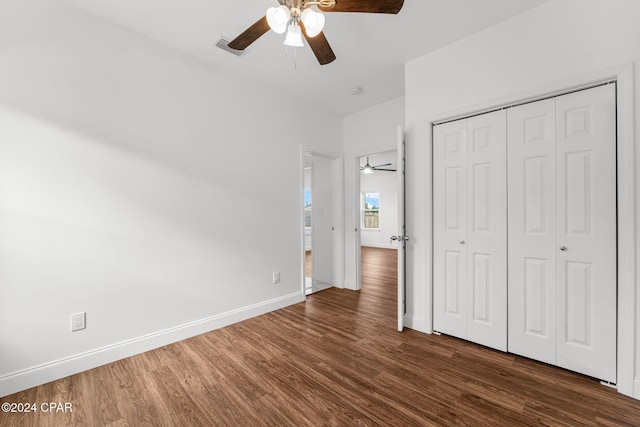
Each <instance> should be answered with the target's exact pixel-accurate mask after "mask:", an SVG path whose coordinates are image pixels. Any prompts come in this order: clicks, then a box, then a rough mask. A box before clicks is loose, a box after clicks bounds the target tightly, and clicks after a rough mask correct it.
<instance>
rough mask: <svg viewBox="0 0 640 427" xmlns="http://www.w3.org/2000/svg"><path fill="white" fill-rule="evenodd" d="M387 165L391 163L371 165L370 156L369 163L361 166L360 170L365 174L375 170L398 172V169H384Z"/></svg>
mask: <svg viewBox="0 0 640 427" xmlns="http://www.w3.org/2000/svg"><path fill="white" fill-rule="evenodd" d="M387 166H391V163H384V164H381V165H375V166H371V165H370V164H369V158H368V157H367V163H366V164H365V165H364V166H362V167H361V168H360V171H361V172H362V173H364V174H370V173H373V172H374V171H386V172H396V169H382V168H384V167H387Z"/></svg>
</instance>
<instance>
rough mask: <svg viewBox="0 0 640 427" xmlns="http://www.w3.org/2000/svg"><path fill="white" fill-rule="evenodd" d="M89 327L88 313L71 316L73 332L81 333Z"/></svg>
mask: <svg viewBox="0 0 640 427" xmlns="http://www.w3.org/2000/svg"><path fill="white" fill-rule="evenodd" d="M86 327H87V313H86V312H84V311H83V312H82V313H76V314H72V315H71V332H75V331H80V330H82V329H85V328H86Z"/></svg>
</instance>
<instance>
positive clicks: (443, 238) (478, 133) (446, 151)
mask: <svg viewBox="0 0 640 427" xmlns="http://www.w3.org/2000/svg"><path fill="white" fill-rule="evenodd" d="M433 140H434V147H433V152H434V156H433V157H434V181H433V182H434V188H433V194H434V329H435V330H437V331H439V332H443V333H446V334H449V335H453V336H457V337H460V338H464V339H468V340H470V341H473V342H476V343H479V344H482V345H486V346H488V347H492V348H495V349H499V350H502V351H506V349H507V246H506V245H507V235H506V232H507V225H506V222H507V217H506V214H507V212H506V208H507V206H506V204H507V200H506V192H507V185H506V113H505V111H504V110H500V111H496V112H492V113H487V114H482V115H479V116H476V117H472V118H469V119H464V120H458V121H455V122H450V123H446V124H442V125H439V126H436V127H435V128H434V138H433Z"/></svg>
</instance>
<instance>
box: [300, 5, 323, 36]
mask: <svg viewBox="0 0 640 427" xmlns="http://www.w3.org/2000/svg"><path fill="white" fill-rule="evenodd" d="M300 18H301V19H302V22H303V23H304V28H305V30H306V31H307V36H309V37H315V36H317V35H318V34H320V32H321V31H322V29H323V28H324V22H325V20H324V15H323V14H322V13H320V12H316V11H314V10H312V9H305V10H304V11H303V12H302V15H301V17H300Z"/></svg>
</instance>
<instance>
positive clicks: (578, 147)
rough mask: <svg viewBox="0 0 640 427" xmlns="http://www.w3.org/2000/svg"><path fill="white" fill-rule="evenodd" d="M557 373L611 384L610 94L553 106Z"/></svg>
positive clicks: (603, 90)
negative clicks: (562, 370)
mask: <svg viewBox="0 0 640 427" xmlns="http://www.w3.org/2000/svg"><path fill="white" fill-rule="evenodd" d="M556 189H557V190H556V191H557V193H556V203H557V209H558V213H557V218H558V222H557V229H558V232H557V240H556V246H557V247H556V254H557V255H558V256H557V263H558V268H557V283H558V290H557V295H558V308H559V310H558V337H557V342H558V352H557V354H558V362H557V364H558V366H561V367H563V368H567V369H571V370H574V371H578V372H581V373H584V374H586V375H589V376H592V377H595V378H599V379H602V380H605V381H610V382H613V383H615V382H616V342H617V328H616V319H617V304H616V294H617V270H616V263H617V258H616V257H617V254H616V250H617V239H616V90H615V85H614V84H608V85H606V86H600V87H596V88H593V89H589V90H585V91H580V92H575V93H571V94H568V95H563V96H560V97H558V98H556Z"/></svg>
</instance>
